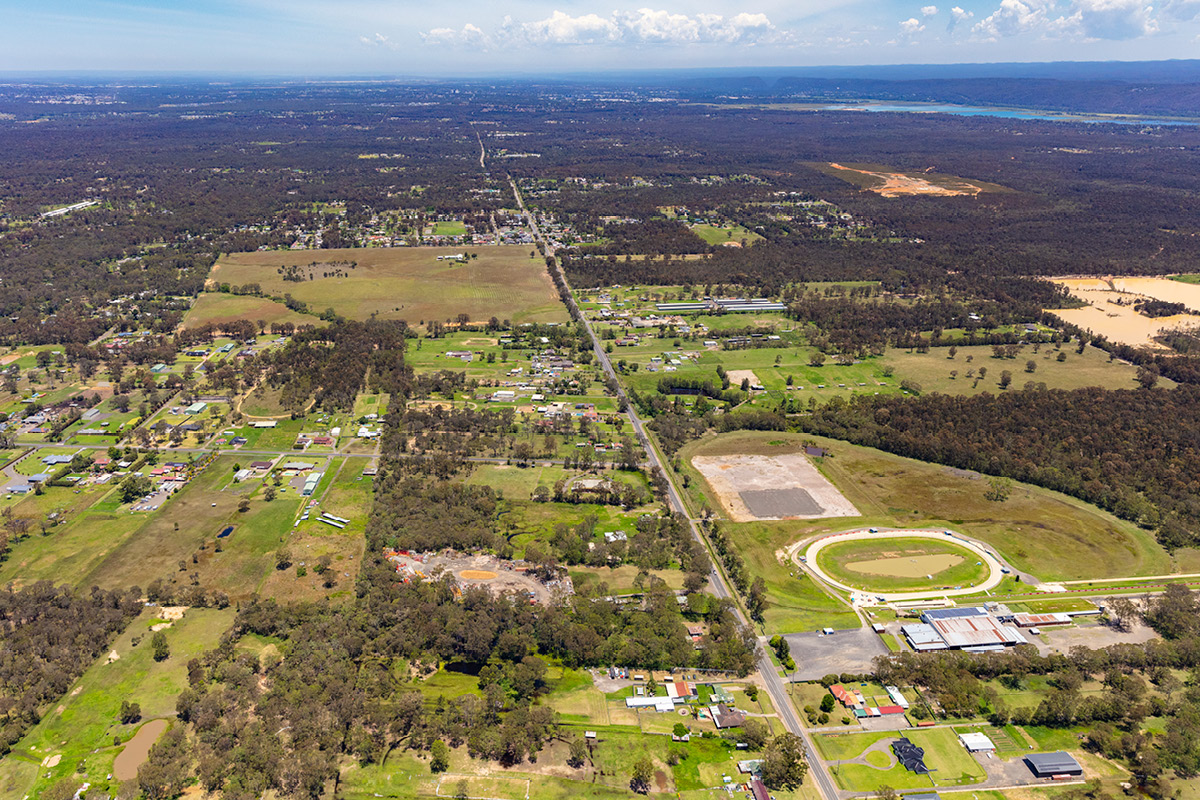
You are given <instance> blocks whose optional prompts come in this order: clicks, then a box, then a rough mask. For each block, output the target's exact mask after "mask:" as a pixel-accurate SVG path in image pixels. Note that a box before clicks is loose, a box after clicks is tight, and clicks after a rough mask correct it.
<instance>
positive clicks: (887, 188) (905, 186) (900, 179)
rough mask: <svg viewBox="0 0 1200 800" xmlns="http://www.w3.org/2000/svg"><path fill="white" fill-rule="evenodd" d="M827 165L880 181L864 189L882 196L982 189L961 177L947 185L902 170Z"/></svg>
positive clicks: (946, 194)
mask: <svg viewBox="0 0 1200 800" xmlns="http://www.w3.org/2000/svg"><path fill="white" fill-rule="evenodd" d="M829 166H831V167H833V168H834V169H840V170H843V171H845V172H857V173H858V174H859V175H866V176H868V177H871V178H876V179H878V180H880V181H882V182H883V183H882V184H881V185H877V186H867V187H866V190H867V191H871V192H875V193H876V194H880V195H883V196H884V197H903V196H905V195H932V196H934V197H961V196H964V195H969V196H972V197H973V196H975V195H977V194H979V193H980V192H982V191H983V187H982V186H976V185H975V184H973V183H970V182H968V181H966V180H964V179H962V178H955V179H953V180H954V181H955V182H956V183H955V185H952V186H947V185H939V184H936V183H931V182H930V181H928V180H926V179H924V178H921V177H918V176H916V175H907V174H905V173H902V172H873V171H871V170H866V169H855V168H854V167H844V166H842V165H841V164H837V163H833V162H831V163H830V164H829Z"/></svg>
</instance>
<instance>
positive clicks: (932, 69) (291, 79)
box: [0, 58, 1200, 84]
mask: <svg viewBox="0 0 1200 800" xmlns="http://www.w3.org/2000/svg"><path fill="white" fill-rule="evenodd" d="M951 68H953V69H955V70H956V74H955V75H954V76H953V77H954V78H956V79H970V78H987V77H997V78H1001V77H1003V78H1018V77H1030V78H1053V79H1057V80H1103V79H1109V80H1112V79H1123V80H1138V81H1164V82H1178V81H1182V80H1195V81H1197V82H1200V58H1170V59H1137V60H1121V59H1105V60H1090V61H1089V60H1072V59H1063V60H1055V61H1042V60H1028V61H962V62H932V61H931V62H913V63H897V64H882V63H881V64H870V63H861V64H793V65H759V66H756V65H750V64H747V65H735V66H725V65H709V66H705V65H698V66H686V67H646V68H627V69H590V70H580V69H573V70H562V71H554V72H550V71H532V70H517V69H507V70H495V71H477V72H469V71H462V72H444V73H441V72H438V73H435V72H428V73H418V72H394V73H383V72H377V73H370V72H361V73H356V72H345V73H337V72H329V73H319V72H312V73H301V72H270V71H247V70H194V69H161V70H137V69H62V70H33V69H31V70H0V82H9V81H28V80H44V81H48V82H63V83H69V82H72V81H76V80H80V81H83V80H89V81H105V80H166V81H180V82H189V83H195V82H207V83H214V84H215V83H223V82H263V83H269V82H279V83H360V82H361V83H403V82H408V81H412V82H440V81H456V80H513V81H537V80H548V81H562V82H572V83H573V82H580V81H589V80H595V81H599V82H605V81H613V82H619V83H630V82H636V81H638V80H645V79H650V78H659V79H663V78H671V77H675V76H679V77H686V76H688V75H704V76H721V77H726V78H755V77H758V78H781V77H828V76H830V75H829V74H830V73H833V74H834V75H833V76H834V77H843V78H847V79H850V78H865V79H872V80H895V81H905V80H937V79H940V78H944V77H945V76H940V75H937V74H935V73H938V72H941V71H944V70H948V69H951ZM1038 68H1042V69H1038ZM962 70H967V71H968V73H970V74H962V72H961V71H962ZM985 73H990V74H985ZM1121 73H1125V76H1124V77H1123V78H1117V76H1118V75H1119V74H1121ZM1146 73H1154V74H1151V75H1147V74H1146ZM1188 73H1191V74H1188Z"/></svg>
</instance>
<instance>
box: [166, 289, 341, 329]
mask: <svg viewBox="0 0 1200 800" xmlns="http://www.w3.org/2000/svg"><path fill="white" fill-rule="evenodd" d="M239 319H245V320H249V321H251V322H253V323H256V324H257V323H258V322H259V321H260V320H261V321H262V322H265V323H266V324H267V325H271V324H273V323H281V324H282V323H285V322H290V323H292V324H294V325H324V324H325V322H324V321H323V320H321V319H320V318H319V317H316V316H313V315H311V314H298V313H296V312H295V311H292V310H291V309H290V308H288V307H287V306H285V305H284V304H283V303H278V302H276V301H274V300H271V299H269V298H266V297H252V296H249V295H233V294H223V293H220V292H201V293H200V296H199V297H197V298H196V302H195V303H193V304H192V307H191V310H189V311H188V313H187V314H186V315H185V316H184V318H183V327H184V328H199V327H200V326H201V325H205V324H209V323H211V324H213V325H221V324H223V323H227V322H233V321H234V320H239Z"/></svg>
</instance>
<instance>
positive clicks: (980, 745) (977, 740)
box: [958, 731, 996, 753]
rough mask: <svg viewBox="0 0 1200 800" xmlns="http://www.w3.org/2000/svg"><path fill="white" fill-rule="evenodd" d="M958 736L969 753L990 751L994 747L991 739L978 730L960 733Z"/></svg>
mask: <svg viewBox="0 0 1200 800" xmlns="http://www.w3.org/2000/svg"><path fill="white" fill-rule="evenodd" d="M958 738H959V739H960V740H961V741H962V743H963V747H966V748H967V751H968V752H971V753H990V752H992V751H994V750H995V749H996V745H994V744H992V740H991V739H989V738H988V737H987V736H986V735H985V734H982V733H979V732H978V731H971V732H970V733H960V734H959V735H958Z"/></svg>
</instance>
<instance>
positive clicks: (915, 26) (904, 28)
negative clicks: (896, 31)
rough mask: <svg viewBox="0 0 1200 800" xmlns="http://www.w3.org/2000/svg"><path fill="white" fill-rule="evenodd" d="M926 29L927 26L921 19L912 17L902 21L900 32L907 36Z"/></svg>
mask: <svg viewBox="0 0 1200 800" xmlns="http://www.w3.org/2000/svg"><path fill="white" fill-rule="evenodd" d="M923 30H925V26H924V25H922V24H921V20H919V19H917V18H916V17H910V18H908V19H906V20H904V21H903V22H901V23H900V33H902V34H904V35H905V36H913V35H915V34H918V33H920V32H921V31H923Z"/></svg>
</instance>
